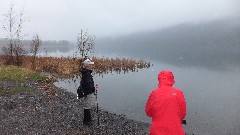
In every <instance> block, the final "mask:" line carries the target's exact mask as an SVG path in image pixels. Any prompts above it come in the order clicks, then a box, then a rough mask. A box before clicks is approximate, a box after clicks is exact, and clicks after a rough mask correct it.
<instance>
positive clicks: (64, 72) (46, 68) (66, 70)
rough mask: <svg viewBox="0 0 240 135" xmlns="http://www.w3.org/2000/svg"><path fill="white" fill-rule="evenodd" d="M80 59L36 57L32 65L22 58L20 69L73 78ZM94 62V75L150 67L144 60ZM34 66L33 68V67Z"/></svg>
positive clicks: (2, 60) (1, 57)
mask: <svg viewBox="0 0 240 135" xmlns="http://www.w3.org/2000/svg"><path fill="white" fill-rule="evenodd" d="M6 58H7V57H6V56H4V55H0V64H5V60H6ZM82 61H83V59H81V58H66V57H62V58H55V57H36V59H35V62H34V63H33V57H31V56H23V57H22V67H24V68H26V69H31V70H34V71H37V72H48V73H55V74H57V75H61V76H74V75H76V74H79V73H80V71H81V67H82ZM92 61H94V62H95V64H94V65H95V66H94V73H96V74H107V73H112V72H116V73H127V72H135V71H137V70H138V69H142V68H148V67H150V63H149V62H146V61H144V60H134V59H130V58H97V57H93V58H92ZM33 64H35V66H33Z"/></svg>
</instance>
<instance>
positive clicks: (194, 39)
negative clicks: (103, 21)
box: [96, 18, 240, 69]
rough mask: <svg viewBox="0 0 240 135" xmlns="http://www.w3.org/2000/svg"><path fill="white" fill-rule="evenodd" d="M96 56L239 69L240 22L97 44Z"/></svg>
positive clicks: (176, 28)
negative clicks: (237, 67)
mask: <svg viewBox="0 0 240 135" xmlns="http://www.w3.org/2000/svg"><path fill="white" fill-rule="evenodd" d="M96 50H97V51H99V52H108V53H116V54H118V55H121V54H124V55H130V56H137V57H140V58H147V59H151V60H160V61H162V62H166V63H168V64H174V65H178V66H201V67H206V68H211V69H220V68H225V67H229V66H240V60H239V59H240V18H234V19H232V18H231V19H222V20H216V21H212V22H207V23H201V24H181V25H177V26H174V27H169V28H165V29H161V30H156V31H151V32H141V33H135V34H132V35H128V36H122V37H119V38H105V39H99V40H97V45H96Z"/></svg>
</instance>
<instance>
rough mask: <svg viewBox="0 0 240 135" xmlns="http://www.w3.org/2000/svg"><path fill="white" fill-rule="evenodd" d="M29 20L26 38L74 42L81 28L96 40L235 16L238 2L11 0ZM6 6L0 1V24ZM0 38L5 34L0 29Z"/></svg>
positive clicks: (8, 2)
mask: <svg viewBox="0 0 240 135" xmlns="http://www.w3.org/2000/svg"><path fill="white" fill-rule="evenodd" d="M12 3H13V4H14V5H15V9H16V11H17V12H19V11H20V10H21V9H22V8H23V7H24V16H25V17H26V18H28V19H29V20H30V21H29V22H26V23H25V24H24V32H26V33H29V35H30V37H26V38H27V39H30V38H31V37H32V35H33V34H35V33H38V34H39V36H40V37H41V39H43V40H69V41H75V40H76V37H77V34H78V33H79V32H80V30H81V29H84V30H86V29H87V30H88V31H89V33H91V34H93V35H95V36H96V37H97V38H101V37H114V36H119V35H127V34H131V33H135V32H141V31H152V30H155V29H161V28H165V27H170V26H174V25H178V24H181V23H201V22H207V21H212V20H216V19H221V18H231V17H236V16H239V15H238V13H239V10H240V8H239V7H240V2H238V0H211V1H209V0H202V1H199V0H198V1H191V0H180V1H179V0H169V1H162V0H131V1H128V0H121V1H120V0H119V1H111V0H101V1H97V0H72V1H71V2H70V1H67V0H51V1H49V0H34V1H32V0H12ZM9 7H10V1H9V0H1V4H0V9H1V10H0V15H1V19H0V24H1V26H2V23H4V20H3V14H6V13H7V12H8V10H9ZM0 30H1V31H2V32H1V33H0V38H4V37H5V36H6V33H4V30H3V29H2V27H1V28H0Z"/></svg>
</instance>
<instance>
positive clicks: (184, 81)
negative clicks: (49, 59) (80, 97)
mask: <svg viewBox="0 0 240 135" xmlns="http://www.w3.org/2000/svg"><path fill="white" fill-rule="evenodd" d="M150 62H151V64H153V66H151V67H150V68H147V69H140V70H138V72H129V73H126V74H117V73H112V74H107V75H103V76H101V75H97V74H96V75H94V81H95V84H98V86H99V90H98V102H99V106H100V107H101V108H103V109H106V110H109V111H111V112H114V113H117V114H124V115H126V116H127V117H128V118H130V119H134V120H138V121H143V122H148V123H150V122H151V119H150V118H148V117H147V116H146V115H145V112H144V107H145V103H146V100H147V98H148V96H149V94H150V92H151V91H152V90H153V89H154V88H156V87H157V85H158V84H157V83H158V81H157V74H158V72H159V71H161V70H165V69H168V70H171V71H172V72H173V74H174V76H175V82H176V83H175V84H174V87H177V88H180V89H182V91H183V92H184V95H185V98H186V102H187V116H186V120H187V125H184V128H185V131H186V132H187V133H191V134H195V135H197V134H199V135H215V134H216V135H227V134H231V135H238V134H240V87H239V86H240V85H239V84H240V72H239V71H240V68H237V67H235V68H229V69H225V70H223V69H222V70H211V69H206V68H201V67H179V66H175V65H170V64H166V63H163V62H160V61H150ZM79 82H80V80H78V81H77V83H74V81H73V80H71V79H70V80H65V81H59V82H56V83H55V85H56V86H58V87H62V88H64V89H66V90H67V91H70V92H73V93H75V94H76V88H77V87H78V85H79Z"/></svg>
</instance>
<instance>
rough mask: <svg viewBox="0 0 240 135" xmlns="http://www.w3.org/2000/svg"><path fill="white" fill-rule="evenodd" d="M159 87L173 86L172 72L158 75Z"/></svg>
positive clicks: (163, 72) (164, 71)
mask: <svg viewBox="0 0 240 135" xmlns="http://www.w3.org/2000/svg"><path fill="white" fill-rule="evenodd" d="M158 82H159V84H158V85H159V86H172V85H173V84H174V83H175V81H174V75H173V73H172V71H170V70H163V71H161V72H159V73H158Z"/></svg>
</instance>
